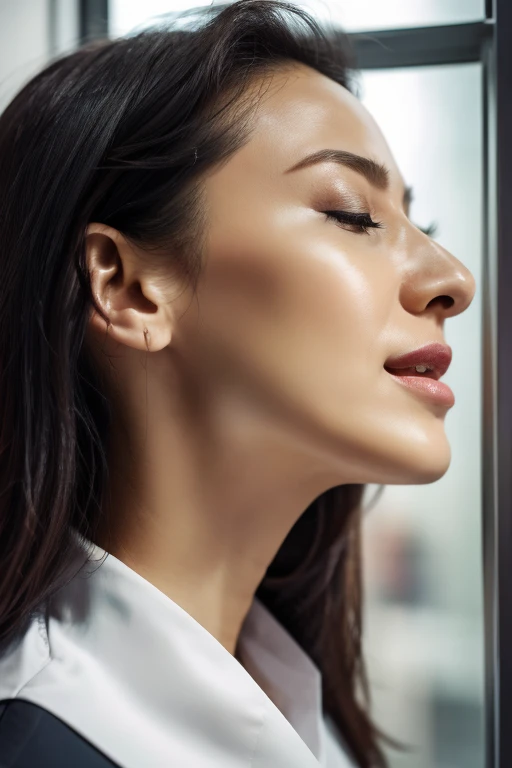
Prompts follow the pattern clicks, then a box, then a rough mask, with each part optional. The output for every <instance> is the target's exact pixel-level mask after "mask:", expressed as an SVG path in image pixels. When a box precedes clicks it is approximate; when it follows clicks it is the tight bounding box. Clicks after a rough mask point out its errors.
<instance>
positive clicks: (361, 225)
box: [324, 211, 437, 237]
mask: <svg viewBox="0 0 512 768" xmlns="http://www.w3.org/2000/svg"><path fill="white" fill-rule="evenodd" d="M324 213H325V215H326V216H327V218H328V219H334V221H336V222H338V224H348V225H349V226H352V227H357V229H355V230H350V229H349V230H348V231H349V232H356V233H357V234H362V233H364V234H366V235H369V234H370V233H369V232H368V230H369V229H370V228H373V229H382V227H383V226H384V225H383V224H382V222H380V221H373V219H372V217H371V216H370V214H369V213H352V212H351V211H324ZM418 229H419V230H420V232H423V234H424V235H427V237H433V236H434V235H435V233H436V231H437V225H436V224H435V223H432V224H430V225H429V226H428V227H418Z"/></svg>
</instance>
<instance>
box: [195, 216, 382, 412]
mask: <svg viewBox="0 0 512 768" xmlns="http://www.w3.org/2000/svg"><path fill="white" fill-rule="evenodd" d="M339 234H341V233H338V232H335V233H334V239H335V240H337V239H339V241H340V243H341V242H342V239H343V238H344V239H345V241H346V242H347V243H350V241H353V247H352V248H351V249H350V253H349V252H348V250H347V248H346V247H345V248H344V249H343V248H342V247H341V245H340V243H336V244H334V243H333V242H332V240H333V234H332V233H331V234H329V239H328V241H326V237H325V234H324V232H323V231H322V230H318V231H317V230H316V228H315V231H314V232H312V233H311V234H310V235H309V236H307V237H306V236H305V233H304V230H303V229H302V230H301V231H299V232H298V233H297V232H294V230H293V229H292V230H290V229H288V230H287V231H286V232H281V233H276V232H275V231H274V232H272V233H270V232H265V231H261V230H260V231H254V232H252V233H251V232H250V231H248V230H247V229H246V230H245V237H244V238H242V237H241V236H234V237H233V238H231V239H230V238H226V237H225V236H224V237H223V239H221V240H220V239H219V240H218V241H217V242H216V241H215V238H212V241H211V248H210V253H209V258H208V260H207V265H206V268H205V271H204V274H203V278H202V282H201V286H200V289H199V293H198V298H199V307H200V316H201V318H202V323H201V334H202V341H203V343H204V344H205V346H206V348H207V350H208V351H209V353H211V354H213V355H214V356H215V357H217V359H218V357H219V355H220V356H221V357H222V359H223V366H224V370H231V371H237V375H238V376H239V377H240V376H243V375H244V374H246V375H247V376H248V377H252V379H253V381H254V382H256V381H258V382H259V385H260V386H270V387H272V386H274V387H281V388H283V387H284V388H285V390H287V395H288V396H289V397H293V396H294V393H295V395H296V396H300V395H301V394H304V391H306V392H309V393H310V394H309V396H310V397H311V393H312V392H316V393H317V395H318V396H319V397H326V396H328V394H329V392H330V391H332V390H334V391H336V392H337V393H338V396H339V394H340V387H343V385H344V383H347V384H350V386H353V385H354V382H355V383H359V384H360V385H364V384H365V382H368V376H369V372H370V371H372V370H374V371H375V372H379V373H380V372H381V370H382V364H383V360H384V357H385V352H383V350H382V342H381V334H382V330H383V328H384V327H385V324H386V320H387V318H388V317H389V314H390V313H391V311H392V306H393V304H392V302H393V300H395V301H396V297H395V294H396V291H395V287H394V282H393V279H392V274H391V272H390V268H389V266H388V269H387V270H386V269H384V268H383V263H384V262H383V260H382V256H381V258H380V266H379V265H378V262H379V260H378V259H377V258H376V255H375V254H370V255H368V253H367V250H366V248H365V243H364V240H363V238H364V237H366V236H364V235H362V236H357V235H354V234H350V235H349V234H348V233H343V235H341V236H339V238H338V235H339ZM322 235H323V238H322ZM358 241H359V242H358ZM241 243H243V245H240V244H241ZM383 355H384V357H383ZM207 357H208V355H207ZM203 359H207V358H205V357H203ZM226 366H227V367H226ZM219 368H220V366H219Z"/></svg>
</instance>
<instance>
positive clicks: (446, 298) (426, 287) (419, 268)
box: [400, 235, 475, 320]
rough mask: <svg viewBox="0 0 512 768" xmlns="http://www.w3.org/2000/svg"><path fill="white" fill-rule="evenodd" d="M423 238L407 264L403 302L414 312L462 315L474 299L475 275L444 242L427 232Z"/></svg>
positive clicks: (405, 306)
mask: <svg viewBox="0 0 512 768" xmlns="http://www.w3.org/2000/svg"><path fill="white" fill-rule="evenodd" d="M423 238H424V239H423ZM422 240H423V242H422V243H421V245H420V246H419V247H418V244H417V245H416V248H414V250H413V255H412V256H411V257H410V258H409V259H407V264H406V265H405V270H404V275H403V280H402V283H401V288H400V301H401V303H402V306H403V307H404V309H406V310H407V311H408V312H411V313H412V314H422V313H425V312H431V313H432V314H435V315H437V316H438V317H439V319H440V320H443V319H445V318H447V317H454V316H455V315H459V314H460V313H461V312H464V310H465V309H467V308H468V307H469V305H470V304H471V302H472V301H473V297H474V295H475V279H474V277H473V275H472V274H471V272H470V271H469V269H467V267H465V266H464V264H462V262H460V261H459V260H458V259H456V258H455V256H453V255H452V254H451V253H450V252H449V251H447V250H446V249H445V248H443V247H442V246H441V245H439V244H438V243H435V242H434V241H433V240H430V238H427V236H426V235H422ZM425 241H426V242H425Z"/></svg>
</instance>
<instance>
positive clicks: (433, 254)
mask: <svg viewBox="0 0 512 768" xmlns="http://www.w3.org/2000/svg"><path fill="white" fill-rule="evenodd" d="M192 19H193V23H192V24H189V25H188V26H187V25H182V26H180V27H177V28H170V29H168V30H165V31H164V30H153V31H146V32H142V33H140V34H138V35H136V36H133V37H131V38H127V39H118V40H114V41H103V42H102V43H99V44H94V45H89V46H87V47H84V48H82V49H81V50H79V51H78V52H75V53H73V54H71V55H68V56H65V57H64V58H62V59H60V60H58V61H56V62H54V63H52V64H51V65H50V66H49V67H48V68H47V69H46V70H45V71H43V72H42V73H41V74H39V75H38V76H37V77H35V78H34V79H33V80H32V81H31V82H29V83H28V85H27V86H26V87H25V88H24V89H23V90H22V91H21V93H20V94H18V96H17V97H16V98H15V99H14V100H13V102H12V103H11V104H10V106H9V107H8V108H7V110H6V111H5V113H4V114H3V115H2V117H1V119H0V170H1V172H0V184H1V195H2V206H1V211H2V213H1V219H0V242H1V243H2V260H3V270H2V274H3V282H2V285H1V290H0V309H1V311H0V318H1V324H2V325H1V333H0V344H1V345H2V346H1V358H0V359H1V361H2V370H3V373H4V375H3V379H2V388H3V389H2V396H1V397H0V404H1V406H0V407H1V409H2V412H1V424H2V433H1V434H2V444H1V445H2V453H1V482H2V485H1V489H2V491H1V498H2V514H1V518H0V519H1V525H2V528H1V536H0V545H1V553H0V563H1V568H2V576H1V584H2V589H1V597H0V606H1V607H0V632H1V637H2V639H3V647H2V654H1V656H0V700H2V701H3V707H4V714H3V717H2V719H1V720H0V747H1V748H0V754H1V755H2V757H3V760H4V764H6V765H12V766H22V765H23V766H27V765H37V766H46V765H48V766H49V765H51V766H52V768H55V766H59V765H63V766H64V765H65V766H71V765H73V766H78V765H80V766H82V765H83V766H87V768H89V767H90V766H100V765H101V766H104V765H117V766H122V767H123V768H140V767H141V766H151V767H153V766H166V767H167V766H179V768H188V767H189V766H190V768H211V767H212V766H223V768H231V767H233V768H234V767H235V766H236V768H239V767H240V768H242V767H243V768H249V767H251V768H255V766H258V768H261V767H262V766H264V767H265V768H289V767H292V766H293V768H309V767H312V766H317V765H322V766H324V767H326V768H340V767H341V766H345V767H346V766H349V765H353V766H359V767H360V768H366V767H368V766H384V765H385V758H384V756H383V749H382V743H381V739H380V735H379V733H378V731H377V729H376V728H375V727H374V725H373V724H372V721H371V717H370V713H369V708H368V702H367V700H365V698H364V697H361V692H363V693H364V691H365V690H366V685H365V676H364V666H363V660H362V654H361V580H360V550H359V539H360V511H359V510H360V501H361V495H362V489H363V484H365V483H370V482H371V483H429V482H432V481H434V480H436V479H437V478H439V477H441V476H442V475H443V474H444V472H445V471H446V469H447V467H448V464H449V460H450V451H449V446H448V443H447V439H446V435H445V431H444V418H445V415H446V413H447V411H448V410H449V408H450V407H451V406H452V405H453V395H452V393H451V391H450V390H449V389H448V387H447V386H446V385H444V384H443V383H442V382H440V381H439V379H440V377H441V376H442V375H443V374H444V372H445V371H446V369H447V367H448V365H449V362H450V355H451V352H450V349H449V347H447V346H446V344H445V342H444V335H443V330H444V321H445V320H446V319H447V318H449V317H452V316H454V315H457V314H458V313H460V312H462V311H463V310H464V309H466V307H467V306H468V305H469V304H470V302H471V300H472V297H473V293H474V282H473V278H472V276H471V274H470V273H469V272H468V271H467V269H466V268H465V267H464V266H463V265H462V264H461V263H460V262H458V261H457V260H456V259H455V258H454V257H453V256H452V255H451V254H449V253H447V252H446V251H445V250H444V249H443V248H442V247H441V246H440V245H438V244H437V243H435V242H433V241H432V240H431V239H430V238H429V237H428V235H427V234H425V233H424V232H422V231H420V230H419V229H418V228H417V227H415V226H414V224H413V223H411V221H410V220H409V219H408V210H407V206H408V194H407V191H406V189H405V187H404V182H403V180H402V178H401V175H400V172H399V170H398V168H397V166H396V163H395V161H394V159H393V157H392V155H391V153H390V151H389V148H388V147H387V145H386V143H385V141H384V139H383V137H382V135H381V133H380V131H379V129H378V127H377V126H376V124H375V123H374V121H373V120H372V118H371V117H370V115H369V114H368V113H367V111H366V110H365V109H364V108H363V106H362V105H361V104H360V103H359V102H358V100H357V99H356V98H355V96H354V95H353V94H352V93H351V91H350V88H349V85H350V82H349V74H350V69H349V64H350V59H349V57H348V54H347V44H346V40H345V39H344V37H343V36H342V35H341V34H340V33H334V32H332V33H329V34H328V33H326V32H324V31H322V30H321V29H320V28H319V27H318V26H317V25H316V23H315V22H314V21H313V20H312V19H311V18H310V17H309V16H308V15H307V14H306V13H305V12H303V11H301V10H298V9H294V8H293V7H292V6H287V5H285V4H281V3H278V2H274V1H273V0H272V1H269V0H241V2H237V3H234V4H233V5H229V6H226V7H223V8H222V9H218V8H217V9H215V10H214V9H212V8H208V9H206V10H204V11H203V17H201V14H199V21H198V16H197V15H196V16H193V17H192ZM107 553H108V554H107Z"/></svg>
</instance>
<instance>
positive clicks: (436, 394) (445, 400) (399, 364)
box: [384, 344, 455, 408]
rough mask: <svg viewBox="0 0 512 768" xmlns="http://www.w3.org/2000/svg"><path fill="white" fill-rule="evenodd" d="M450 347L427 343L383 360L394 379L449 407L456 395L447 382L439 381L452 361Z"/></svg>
mask: <svg viewBox="0 0 512 768" xmlns="http://www.w3.org/2000/svg"><path fill="white" fill-rule="evenodd" d="M451 359H452V351H451V349H450V347H448V346H446V345H445V344H428V345H427V346H425V347H421V349H417V350H415V351H414V352H407V353H406V354H404V355H399V356H395V357H392V358H388V359H387V360H386V362H385V364H384V370H385V371H387V373H389V374H390V375H391V376H393V378H394V379H395V381H397V382H399V383H400V384H402V385H404V386H406V387H407V388H409V389H411V390H414V391H415V392H416V393H417V394H419V395H420V396H422V397H426V398H427V399H429V400H431V401H434V402H435V403H436V404H438V405H443V406H446V407H448V408H451V406H452V405H454V404H455V397H454V394H453V392H452V390H451V389H450V387H449V386H448V385H447V384H444V382H441V381H439V379H440V378H441V376H443V375H444V374H445V373H446V371H447V370H448V367H449V365H450V363H451Z"/></svg>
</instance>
